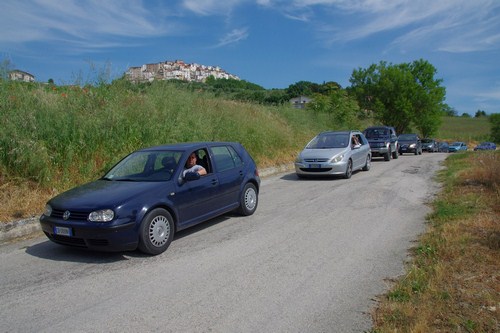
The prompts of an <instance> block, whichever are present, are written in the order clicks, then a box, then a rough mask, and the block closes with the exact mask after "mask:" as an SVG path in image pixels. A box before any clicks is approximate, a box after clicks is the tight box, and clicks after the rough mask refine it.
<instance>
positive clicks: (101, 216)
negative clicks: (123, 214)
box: [89, 209, 115, 222]
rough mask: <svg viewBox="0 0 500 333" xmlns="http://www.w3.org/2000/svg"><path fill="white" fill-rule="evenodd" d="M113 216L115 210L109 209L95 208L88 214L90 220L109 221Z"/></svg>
mask: <svg viewBox="0 0 500 333" xmlns="http://www.w3.org/2000/svg"><path fill="white" fill-rule="evenodd" d="M114 217H115V212H113V210H111V209H102V210H96V211H94V212H92V213H90V214H89V221H91V222H109V221H111V220H112V219H113V218H114Z"/></svg>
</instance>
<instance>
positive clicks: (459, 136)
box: [436, 117, 491, 148]
mask: <svg viewBox="0 0 500 333" xmlns="http://www.w3.org/2000/svg"><path fill="white" fill-rule="evenodd" d="M490 131H491V123H490V122H489V120H488V118H487V117H479V118H464V117H443V123H442V124H441V127H440V128H439V130H438V132H437V134H436V137H437V138H438V139H439V140H444V141H449V142H452V141H464V142H466V143H467V144H468V145H469V148H471V147H472V145H475V144H476V143H478V142H480V141H488V140H489V136H490Z"/></svg>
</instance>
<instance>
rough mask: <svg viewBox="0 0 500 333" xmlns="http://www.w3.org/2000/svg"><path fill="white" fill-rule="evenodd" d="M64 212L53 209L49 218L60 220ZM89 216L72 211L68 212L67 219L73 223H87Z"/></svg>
mask: <svg viewBox="0 0 500 333" xmlns="http://www.w3.org/2000/svg"><path fill="white" fill-rule="evenodd" d="M65 211H66V210H62V209H53V210H52V214H51V216H53V217H57V218H60V219H62V218H63V215H64V212H65ZM89 214H90V212H82V211H74V210H73V211H70V215H69V219H71V220H73V221H75V220H76V221H87V219H88V217H89Z"/></svg>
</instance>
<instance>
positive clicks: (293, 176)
mask: <svg viewBox="0 0 500 333" xmlns="http://www.w3.org/2000/svg"><path fill="white" fill-rule="evenodd" d="M359 172H360V170H356V171H354V172H353V173H352V176H353V177H354V176H355V175H356V174H357V173H359ZM280 179H282V180H286V181H296V182H297V181H298V182H304V181H305V182H307V181H318V180H319V181H339V180H346V179H344V178H343V177H342V176H325V175H323V176H307V177H304V178H299V177H298V176H297V174H296V173H295V172H292V173H289V174H286V175H283V176H281V177H280ZM347 180H348V179H347Z"/></svg>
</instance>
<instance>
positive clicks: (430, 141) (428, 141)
mask: <svg viewBox="0 0 500 333" xmlns="http://www.w3.org/2000/svg"><path fill="white" fill-rule="evenodd" d="M422 143H432V140H431V139H422Z"/></svg>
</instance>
